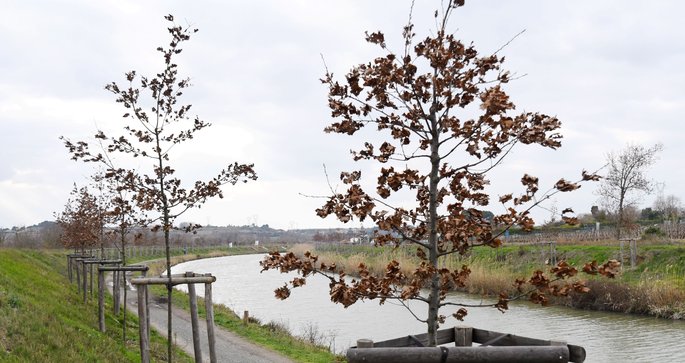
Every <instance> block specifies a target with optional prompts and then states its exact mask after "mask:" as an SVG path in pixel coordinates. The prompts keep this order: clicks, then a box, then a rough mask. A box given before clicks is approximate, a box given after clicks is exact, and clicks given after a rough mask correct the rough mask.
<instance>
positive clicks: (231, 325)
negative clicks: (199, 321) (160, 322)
mask: <svg viewBox="0 0 685 363" xmlns="http://www.w3.org/2000/svg"><path fill="white" fill-rule="evenodd" d="M247 253H255V251H254V249H252V248H243V249H231V250H230V251H229V252H228V253H227V252H225V251H208V252H206V253H194V254H187V255H179V256H174V257H173V258H172V265H176V264H179V263H182V262H185V261H190V260H195V259H201V258H210V257H218V256H225V255H236V254H247ZM148 266H150V271H149V275H150V276H155V275H160V274H161V273H163V272H164V271H165V270H166V268H165V262H164V261H163V260H157V261H154V262H152V263H149V264H148ZM150 291H151V293H152V297H151V298H152V299H156V300H158V301H163V302H165V301H166V288H165V287H164V286H152V287H151V288H150ZM198 300H199V301H198V313H199V314H200V316H201V317H203V318H204V317H205V308H204V300H203V299H201V298H199V299H198ZM172 301H173V304H174V306H177V307H179V308H182V309H185V310H188V311H189V310H190V306H189V301H188V295H187V294H185V293H183V292H180V291H177V290H174V292H173V295H172ZM214 322H215V324H216V325H217V326H220V327H222V328H224V329H226V330H229V331H231V332H234V333H236V334H237V335H240V336H242V337H244V338H246V339H247V340H249V341H251V342H254V343H256V344H258V345H260V346H263V347H265V348H268V349H271V350H273V351H276V352H278V353H280V354H282V355H284V356H286V357H288V358H290V359H292V360H294V361H296V362H310V363H318V362H320V363H328V362H341V361H344V358H343V357H342V356H338V355H335V354H333V353H331V351H330V350H329V347H328V346H325V344H324V343H325V342H324V340H323V337H322V336H318V335H317V334H316V329H313V330H312V332H313V334H309V336H308V337H307V338H299V337H296V336H293V335H292V334H291V332H290V331H289V330H288V329H287V328H286V327H284V326H283V325H282V324H279V323H275V322H266V323H263V322H260V321H259V320H257V319H254V318H250V319H249V322H248V323H247V324H245V323H244V322H243V320H242V319H241V318H240V317H239V316H238V315H237V314H236V313H235V312H234V311H232V310H231V309H229V308H227V307H226V306H224V305H221V304H215V305H214Z"/></svg>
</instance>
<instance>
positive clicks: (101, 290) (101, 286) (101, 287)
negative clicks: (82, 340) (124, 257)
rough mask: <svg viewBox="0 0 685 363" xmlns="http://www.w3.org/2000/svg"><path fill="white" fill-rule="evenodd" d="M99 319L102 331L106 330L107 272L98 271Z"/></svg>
mask: <svg viewBox="0 0 685 363" xmlns="http://www.w3.org/2000/svg"><path fill="white" fill-rule="evenodd" d="M98 318H99V319H98V320H99V326H100V331H101V332H103V333H104V332H105V272H104V271H98Z"/></svg>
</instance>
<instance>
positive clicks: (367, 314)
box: [172, 255, 685, 362]
mask: <svg viewBox="0 0 685 363" xmlns="http://www.w3.org/2000/svg"><path fill="white" fill-rule="evenodd" d="M263 256H264V255H241V256H227V257H218V258H211V259H203V260H195V261H190V262H186V263H183V264H180V265H177V266H174V267H173V268H172V272H173V273H182V272H186V271H193V272H196V273H212V274H213V275H214V276H216V278H217V281H216V282H215V283H214V285H213V289H212V290H213V299H214V302H215V303H220V304H224V305H226V306H228V307H229V308H231V309H232V310H234V311H236V313H238V314H240V315H242V312H243V311H245V310H247V311H249V313H250V316H253V317H256V318H258V319H259V320H260V321H261V322H262V323H267V322H270V321H274V322H278V323H281V324H283V325H285V326H286V327H288V328H289V329H290V331H292V332H293V333H295V334H298V335H302V336H311V335H315V336H317V337H319V338H320V339H322V340H323V341H324V342H325V344H326V345H329V346H330V347H331V349H333V350H335V351H337V352H342V351H344V350H345V349H346V348H348V347H349V346H351V345H354V344H355V342H356V340H357V339H361V338H367V339H372V340H374V341H381V340H386V339H391V338H396V337H400V336H406V335H409V334H420V333H424V332H425V324H423V323H420V322H418V321H417V320H416V319H415V318H414V317H413V316H412V315H411V313H410V312H409V311H408V310H407V309H406V308H405V307H403V306H401V305H399V304H397V303H396V302H392V301H387V302H386V303H385V304H384V305H383V306H379V304H378V301H377V300H372V301H364V302H357V303H356V304H354V305H352V306H350V307H348V308H347V309H345V308H344V307H343V306H342V305H340V304H334V303H332V302H331V301H330V299H329V296H328V280H326V279H325V278H322V277H318V278H309V279H308V280H307V284H306V285H305V286H303V287H299V288H296V289H293V291H292V293H291V295H290V297H289V298H288V299H286V300H278V299H276V298H275V297H274V292H273V291H274V289H276V288H278V287H280V286H283V284H284V283H285V282H286V281H288V280H292V278H293V277H294V276H295V274H281V273H278V272H276V271H265V272H263V273H260V270H261V267H260V266H259V261H260V260H261V259H262V258H263ZM197 290H198V294H202V293H203V291H204V289H197ZM447 299H448V300H449V301H454V302H462V303H469V304H474V303H479V302H481V300H480V299H478V298H476V297H474V296H472V295H467V294H461V293H454V294H450V295H449V296H448V298H447ZM409 306H410V307H411V308H412V310H413V311H414V312H415V313H416V314H417V315H418V316H419V317H421V318H423V317H425V315H426V310H427V309H426V305H425V304H423V303H420V302H412V303H410V304H409ZM444 309H445V310H441V314H443V315H447V316H450V315H451V313H452V312H453V311H451V310H448V309H447V308H444ZM455 324H467V325H471V326H473V327H476V328H480V329H487V330H493V331H499V332H504V333H512V334H516V335H522V336H528V337H532V338H539V339H546V340H550V339H551V340H562V341H566V342H568V343H569V344H575V345H580V346H583V347H584V348H585V349H586V351H587V360H586V362H685V322H683V321H670V320H663V319H656V318H651V317H642V316H634V315H628V314H617V313H606V312H595V311H583V310H575V309H569V308H564V307H540V306H537V305H532V304H529V303H527V302H516V303H513V304H510V308H509V310H508V311H507V312H506V313H504V314H503V313H500V312H499V311H497V310H496V309H493V308H470V309H469V314H468V316H467V317H466V318H465V321H464V322H463V323H460V322H457V321H456V320H455V319H453V318H451V317H449V318H448V320H447V322H446V323H445V324H444V325H443V327H449V326H453V325H455Z"/></svg>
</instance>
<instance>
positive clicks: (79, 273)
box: [74, 261, 81, 294]
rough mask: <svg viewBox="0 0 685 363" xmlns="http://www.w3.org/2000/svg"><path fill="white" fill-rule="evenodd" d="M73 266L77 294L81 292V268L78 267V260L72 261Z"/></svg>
mask: <svg viewBox="0 0 685 363" xmlns="http://www.w3.org/2000/svg"><path fill="white" fill-rule="evenodd" d="M74 262H75V263H74V267H75V269H76V287H77V288H78V292H79V294H80V293H81V270H80V269H79V267H78V261H74Z"/></svg>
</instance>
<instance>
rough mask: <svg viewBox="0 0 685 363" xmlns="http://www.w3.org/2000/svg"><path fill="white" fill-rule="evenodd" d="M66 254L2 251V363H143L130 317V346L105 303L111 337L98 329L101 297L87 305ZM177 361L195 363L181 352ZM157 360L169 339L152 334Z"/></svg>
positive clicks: (179, 351)
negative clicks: (70, 275)
mask: <svg viewBox="0 0 685 363" xmlns="http://www.w3.org/2000/svg"><path fill="white" fill-rule="evenodd" d="M65 256H66V254H65V252H55V251H50V252H48V251H38V250H16V249H0V361H3V362H139V361H140V353H139V349H138V329H137V327H138V324H137V319H136V317H135V316H133V314H128V317H127V325H128V326H127V338H128V341H127V342H126V344H124V343H123V342H122V326H121V322H120V320H121V318H122V316H121V315H120V316H115V315H113V314H112V301H111V296H109V295H108V296H107V301H106V326H107V332H106V333H101V332H100V331H99V330H98V318H97V297H96V296H95V297H93V298H89V300H88V302H87V303H83V298H82V295H80V294H78V292H77V288H76V285H75V284H71V283H69V280H68V278H67V277H66V276H65V274H66V257H65ZM174 355H175V358H174V361H176V362H191V361H192V359H191V358H190V357H189V356H188V355H187V354H185V353H184V352H183V351H181V350H180V349H175V351H174ZM151 356H152V359H153V360H154V361H161V360H164V359H165V357H166V340H165V339H164V338H162V337H160V336H159V335H158V334H156V333H154V332H152V333H151Z"/></svg>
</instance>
